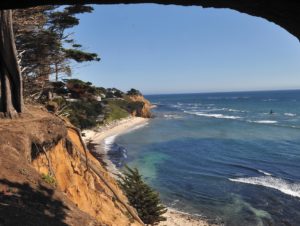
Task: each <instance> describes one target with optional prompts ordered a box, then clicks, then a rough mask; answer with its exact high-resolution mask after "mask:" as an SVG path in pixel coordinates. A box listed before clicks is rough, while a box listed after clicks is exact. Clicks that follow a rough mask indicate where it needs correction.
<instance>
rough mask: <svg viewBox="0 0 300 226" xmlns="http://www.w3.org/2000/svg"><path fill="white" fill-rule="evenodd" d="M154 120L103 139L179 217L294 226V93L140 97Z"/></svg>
mask: <svg viewBox="0 0 300 226" xmlns="http://www.w3.org/2000/svg"><path fill="white" fill-rule="evenodd" d="M146 98H148V99H149V100H150V101H151V102H152V103H153V104H156V105H157V108H155V109H153V113H154V115H155V118H154V119H152V120H150V122H149V123H148V124H147V125H145V126H143V127H140V128H136V129H134V130H132V131H130V132H128V133H126V134H123V135H120V136H117V137H111V138H109V139H108V140H106V143H107V145H106V147H107V148H108V149H109V150H110V151H109V153H110V156H111V160H112V161H113V162H114V163H115V164H116V165H117V166H118V167H120V168H122V167H123V166H124V164H128V165H129V166H131V167H137V168H138V169H139V170H140V172H141V173H142V175H143V176H144V178H145V180H146V181H147V182H148V183H149V184H150V185H151V186H153V187H154V188H155V189H156V190H157V191H159V192H160V195H161V198H162V200H163V202H164V203H165V204H166V205H167V206H169V207H173V208H175V209H178V210H180V211H184V212H188V213H191V214H195V215H199V216H206V217H207V218H208V219H211V220H212V221H214V222H218V223H222V224H224V225H229V226H241V225H245V226H258V225H295V226H298V225H300V91H265V92H232V93H207V94H180V95H179V94H176V95H151V96H147V97H146Z"/></svg>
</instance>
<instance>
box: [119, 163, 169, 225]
mask: <svg viewBox="0 0 300 226" xmlns="http://www.w3.org/2000/svg"><path fill="white" fill-rule="evenodd" d="M119 184H120V186H121V188H122V189H123V191H124V192H125V194H126V196H127V197H128V200H129V203H130V205H132V206H133V207H134V208H135V209H136V210H137V212H138V215H139V217H140V218H141V220H142V221H143V222H144V223H145V224H146V225H156V224H158V223H159V222H160V221H165V220H166V218H165V217H163V216H162V215H163V214H164V213H165V212H167V209H166V207H165V206H163V205H162V203H161V200H160V198H159V194H158V193H157V192H156V191H154V190H153V189H152V188H151V187H150V186H149V185H147V184H146V183H145V182H144V181H143V179H142V176H141V175H140V173H139V171H138V170H137V168H134V169H131V168H129V167H128V166H126V171H125V172H124V175H123V176H120V180H119Z"/></svg>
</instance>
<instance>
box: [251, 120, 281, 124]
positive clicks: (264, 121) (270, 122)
mask: <svg viewBox="0 0 300 226" xmlns="http://www.w3.org/2000/svg"><path fill="white" fill-rule="evenodd" d="M248 122H254V123H259V124H275V123H278V122H277V121H275V120H257V121H251V120H248Z"/></svg>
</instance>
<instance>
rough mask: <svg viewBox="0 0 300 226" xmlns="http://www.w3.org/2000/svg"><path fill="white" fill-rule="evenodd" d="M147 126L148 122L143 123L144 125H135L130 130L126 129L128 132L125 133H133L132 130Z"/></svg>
mask: <svg viewBox="0 0 300 226" xmlns="http://www.w3.org/2000/svg"><path fill="white" fill-rule="evenodd" d="M148 124H149V123H148V122H145V123H143V124H139V125H137V126H134V127H132V128H130V129H128V130H127V131H126V133H129V132H132V131H134V130H137V129H140V128H143V127H144V126H147V125H148Z"/></svg>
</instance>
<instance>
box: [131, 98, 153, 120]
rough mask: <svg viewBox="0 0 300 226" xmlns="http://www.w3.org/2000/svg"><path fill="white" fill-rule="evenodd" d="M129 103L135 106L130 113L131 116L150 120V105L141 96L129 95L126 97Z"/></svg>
mask: <svg viewBox="0 0 300 226" xmlns="http://www.w3.org/2000/svg"><path fill="white" fill-rule="evenodd" d="M128 98H129V99H130V101H132V102H133V103H134V104H135V108H134V110H133V111H132V113H131V114H132V116H137V117H143V118H151V117H152V114H151V108H152V105H151V103H150V102H149V101H148V100H147V99H146V98H145V97H144V96H142V95H130V96H128Z"/></svg>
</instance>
